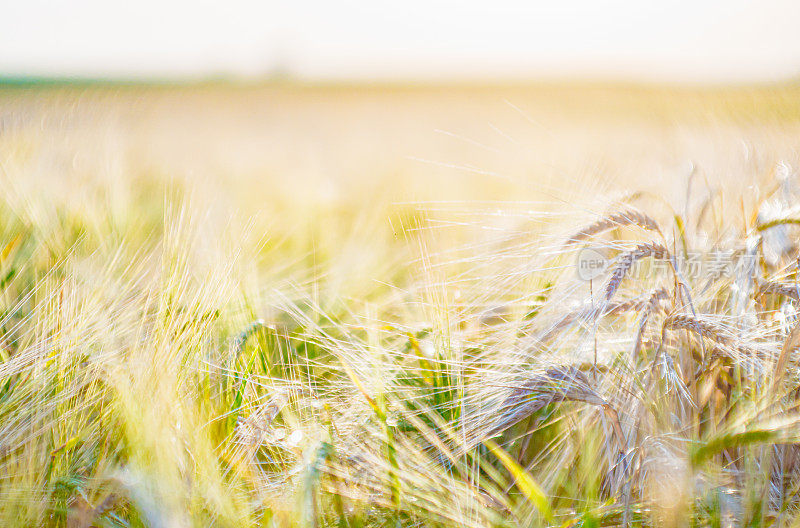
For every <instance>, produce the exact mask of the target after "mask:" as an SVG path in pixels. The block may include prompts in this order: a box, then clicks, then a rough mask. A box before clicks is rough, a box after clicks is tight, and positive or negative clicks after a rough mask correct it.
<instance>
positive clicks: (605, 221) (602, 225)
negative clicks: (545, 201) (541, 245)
mask: <svg viewBox="0 0 800 528" xmlns="http://www.w3.org/2000/svg"><path fill="white" fill-rule="evenodd" d="M628 225H636V226H639V227H641V228H642V229H645V230H647V231H655V232H657V233H660V232H661V229H660V228H659V227H658V223H657V222H656V221H655V220H653V218H652V217H650V216H648V215H647V214H645V213H643V212H641V211H637V210H636V209H625V210H624V211H619V212H616V213H613V214H610V215H608V216H604V217H602V218H600V219H599V220H597V221H595V222H593V223H591V224H589V225H587V226H585V227H584V228H583V229H581V230H580V231H578V232H576V233H574V234H573V235H572V236H571V237H569V239H567V242H566V245H567V246H569V245H571V244H575V243H577V242H580V241H581V240H586V239H587V238H589V237H591V236H594V235H599V234H600V233H604V232H606V231H609V230H611V229H614V228H617V227H623V226H628Z"/></svg>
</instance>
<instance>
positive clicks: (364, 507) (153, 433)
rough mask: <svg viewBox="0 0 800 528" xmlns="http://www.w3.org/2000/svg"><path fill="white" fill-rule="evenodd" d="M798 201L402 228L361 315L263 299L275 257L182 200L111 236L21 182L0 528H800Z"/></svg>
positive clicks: (309, 299)
mask: <svg viewBox="0 0 800 528" xmlns="http://www.w3.org/2000/svg"><path fill="white" fill-rule="evenodd" d="M793 185H794V181H793V179H792V178H790V177H787V178H785V179H784V180H783V181H782V182H781V183H780V185H779V186H778V188H777V189H776V190H775V191H774V192H772V193H771V194H768V195H767V196H765V197H762V198H760V199H759V200H758V201H757V203H754V204H753V206H752V207H753V209H752V214H750V215H749V216H745V217H744V218H741V219H740V221H739V222H737V224H736V225H735V226H734V225H726V224H725V223H723V222H722V221H719V220H716V218H719V217H718V216H716V215H712V214H711V213H709V211H711V210H713V209H715V208H721V207H724V206H729V205H726V203H727V202H724V201H723V198H722V197H716V198H715V197H714V196H713V195H712V196H711V197H710V198H709V199H708V200H705V201H704V202H702V203H701V204H699V205H698V206H697V207H694V208H693V207H689V206H687V207H685V208H684V209H685V211H684V212H683V213H680V214H679V213H675V212H673V211H667V212H666V213H664V212H662V213H661V214H659V212H658V211H657V208H656V207H655V206H652V212H651V210H650V209H648V206H647V197H646V195H636V196H635V197H633V198H631V199H630V200H628V202H633V201H638V202H641V203H636V204H634V203H627V204H626V205H624V206H618V207H616V208H614V209H612V210H611V211H610V212H609V213H607V214H604V215H598V216H599V218H597V217H595V219H594V220H593V221H591V219H589V218H587V221H588V223H587V225H584V226H583V227H581V226H580V225H574V226H571V225H570V224H571V223H574V220H569V223H570V224H567V225H566V227H565V223H564V222H565V221H567V220H563V221H562V220H559V221H552V220H553V219H554V218H555V219H558V218H559V216H558V213H554V212H552V211H549V212H547V213H546V214H543V215H542V217H541V218H539V219H537V222H535V224H536V227H531V226H530V225H527V224H525V225H522V226H520V227H522V228H523V229H517V230H514V232H513V233H512V234H511V235H509V236H495V237H494V238H488V239H484V240H477V241H476V239H474V238H466V239H463V238H462V239H458V240H467V243H466V244H465V245H464V246H461V247H455V248H449V249H446V250H442V249H441V248H439V249H437V250H430V249H429V245H430V244H432V242H431V241H432V240H433V239H434V238H435V237H436V236H437V235H438V234H439V233H438V231H436V230H435V229H433V228H432V227H431V226H429V225H427V224H426V222H425V221H424V220H423V219H421V218H422V215H418V216H417V219H416V220H415V221H414V222H413V223H414V225H413V226H410V228H409V229H408V230H407V236H408V240H413V241H415V242H417V243H418V245H419V259H418V260H417V261H415V262H413V263H412V264H410V265H408V264H407V266H408V267H409V272H408V273H407V274H406V275H405V278H401V279H399V280H400V281H401V282H402V284H398V285H397V287H386V288H378V289H376V290H375V291H373V292H367V293H365V294H364V295H363V296H362V297H361V298H355V297H354V296H347V295H344V294H342V293H341V290H337V289H335V288H331V289H326V288H325V287H324V285H325V284H328V283H326V282H325V280H327V276H326V275H325V274H324V273H323V274H319V273H318V272H317V271H314V272H312V273H311V274H310V275H308V274H305V271H298V272H293V271H292V269H293V268H294V265H293V263H297V262H298V261H294V262H292V261H289V262H288V263H287V264H286V265H285V267H284V269H282V270H280V272H277V271H276V272H274V273H273V274H272V275H267V276H264V275H263V269H259V268H258V266H256V264H255V263H257V262H259V261H262V262H263V261H264V260H268V259H270V258H272V257H271V255H272V253H270V252H271V251H277V250H276V249H274V248H273V249H270V248H269V247H266V246H265V245H264V244H261V245H259V243H258V241H257V240H254V239H253V236H252V233H251V232H250V231H249V230H248V229H247V228H241V229H240V228H237V227H236V225H235V224H234V223H230V224H228V225H225V224H224V223H220V222H219V221H218V219H212V218H209V219H203V218H200V217H198V216H197V215H194V214H193V213H192V211H195V210H196V209H193V208H192V207H191V206H189V205H185V204H184V205H180V204H181V202H182V200H183V199H181V198H174V199H166V200H164V202H163V204H162V207H161V209H157V211H156V212H155V213H154V214H152V215H150V216H146V215H143V214H141V212H142V211H144V210H145V205H146V206H147V207H152V206H153V203H152V202H151V201H148V198H147V196H144V195H143V196H141V197H140V198H137V199H140V200H143V201H142V202H141V203H138V202H135V201H134V202H133V203H131V204H130V207H131V208H132V210H133V211H136V212H137V213H139V214H135V215H134V214H132V215H127V216H124V215H123V216H121V217H119V218H117V219H116V220H114V219H113V218H112V214H111V213H113V212H114V211H112V210H111V209H105V210H104V209H102V208H98V209H97V210H87V209H85V208H81V207H79V206H78V205H76V204H80V203H82V202H80V201H75V202H69V201H68V200H67V199H65V200H64V201H63V202H62V203H61V205H60V206H59V207H60V208H59V209H57V210H56V211H55V212H52V211H51V210H50V209H48V208H47V207H43V205H42V202H40V201H37V198H36V197H35V195H33V194H26V193H25V190H24V189H22V188H19V189H16V190H14V186H13V185H10V186H9V187H8V188H9V193H10V194H9V195H8V196H7V197H5V198H4V202H3V204H2V208H3V211H2V212H3V214H2V215H1V216H0V218H2V221H0V240H2V244H1V246H2V247H0V289H2V302H3V310H2V314H0V325H2V343H0V345H1V346H0V525H2V526H69V527H88V526H163V527H173V526H174V527H187V526H231V527H240V526H319V527H321V526H329V525H335V526H342V527H344V526H347V527H349V526H388V525H392V526H442V527H447V526H468V527H472V526H474V527H485V526H555V525H558V526H578V525H584V526H612V525H613V526H620V525H621V526H640V525H685V524H697V525H708V526H723V525H725V526H730V525H744V524H747V525H760V524H774V525H778V526H783V525H790V524H794V523H796V522H800V498H798V492H800V449H798V445H797V442H798V441H800V415H798V410H797V408H796V407H797V404H798V402H800V399H799V398H800V391H798V390H797V388H798V383H800V376H799V375H798V371H797V368H798V358H797V346H798V344H800V326H798V312H797V310H798V305H797V303H798V299H800V295H799V294H798V291H800V288H799V287H800V282H798V280H799V279H800V277H798V261H797V256H798V247H797V244H796V235H797V231H796V230H797V229H798V227H797V224H798V223H800V222H799V220H800V219H798V217H797V216H796V215H795V212H794V210H793V209H792V207H791V204H792V200H795V199H796V198H797V196H798V194H796V192H795V189H794V188H793V187H792V186H793ZM736 198H737V199H738V198H739V197H736ZM735 203H737V204H739V203H740V204H741V205H742V214H744V205H743V204H744V200H738V201H735ZM175 204H177V205H175ZM634 206H636V208H634ZM421 207H423V208H424V205H423V206H421ZM471 207H473V209H472V211H473V213H474V214H479V213H478V212H477V211H478V210H477V208H474V206H471ZM646 210H647V211H648V212H647V213H645V212H643V211H646ZM493 214H494V213H493ZM531 214H533V213H531ZM573 216H574V213H573V212H567V213H564V215H562V218H563V219H567V218H573ZM120 218H121V219H120ZM542 218H544V219H549V220H550V222H549V223H548V222H540V221H538V220H541V219H542ZM523 222H525V220H523ZM221 226H222V227H221ZM542 226H544V227H542ZM142 231H147V232H151V233H156V234H154V235H153V236H152V237H147V238H146V239H137V238H136V234H137V233H140V232H142ZM159 233H160V234H159ZM520 233H522V234H520ZM487 236H488V235H487ZM454 240H455V239H454ZM232 241H237V242H235V243H234V242H232ZM586 247H589V248H592V249H593V250H594V251H596V252H598V254H605V255H607V256H608V258H609V262H610V265H609V268H608V269H607V270H606V271H605V272H604V274H603V275H601V276H599V277H597V278H595V279H593V280H592V281H589V282H584V281H582V280H580V279H579V278H578V277H577V275H576V273H575V264H574V263H575V259H576V258H577V255H578V253H579V252H580V251H581V250H582V249H583V248H586ZM386 254H389V252H388V251H387V252H386ZM719 255H724V256H725V257H724V258H725V262H724V263H728V264H732V265H731V266H729V267H728V268H725V269H721V268H719V267H717V268H714V271H713V272H712V271H711V270H709V269H700V271H698V270H697V269H694V270H693V269H687V267H686V266H685V263H686V262H687V261H692V259H694V260H698V259H699V261H700V262H701V263H708V262H712V261H713V260H714V258H717V257H718V256H719ZM274 260H276V261H280V260H286V259H285V256H284V254H280V255H279V256H278V257H276V258H275V259H274ZM733 264H735V265H733ZM391 265H395V263H394V262H392V263H391ZM397 265H400V264H397ZM297 268H298V269H301V270H307V268H303V267H302V266H297ZM330 269H333V268H330ZM328 275H335V274H334V273H333V272H332V271H329V272H328ZM321 285H322V286H321Z"/></svg>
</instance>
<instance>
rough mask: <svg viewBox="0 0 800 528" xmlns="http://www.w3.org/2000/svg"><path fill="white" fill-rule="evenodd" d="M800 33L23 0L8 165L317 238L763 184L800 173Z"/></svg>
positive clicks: (579, 10)
mask: <svg viewBox="0 0 800 528" xmlns="http://www.w3.org/2000/svg"><path fill="white" fill-rule="evenodd" d="M798 22H800V4H798V3H797V2H791V1H788V0H765V1H761V2H756V1H751V0H731V1H729V2H724V3H721V2H712V1H710V0H695V1H689V0H678V1H674V2H635V1H626V0H611V1H608V2H593V1H589V0H565V1H560V2H531V1H523V0H499V1H494V2H483V1H460V2H450V1H446V2H445V1H439V2H431V1H425V2H423V1H421V0H409V1H407V2H403V3H397V2H382V1H372V2H367V1H360V0H359V1H352V0H347V1H341V2H327V1H322V0H298V1H293V2H275V1H268V2H258V1H255V0H233V1H231V2H225V3H221V2H209V1H205V0H203V1H191V2H190V1H188V0H170V1H166V2H163V1H156V0H143V1H140V2H135V3H130V2H126V3H123V2H115V1H112V2H109V1H101V0H78V1H73V2H50V1H44V0H32V1H28V2H6V5H5V6H4V8H3V16H1V17H0V153H2V155H3V156H4V165H5V172H6V174H9V175H12V179H13V180H14V181H15V182H16V183H17V184H19V185H27V184H28V183H30V182H37V181H38V182H40V183H41V181H46V182H48V184H47V185H45V186H44V189H43V190H37V191H36V192H45V193H46V192H52V193H54V195H57V196H58V197H61V196H64V195H65V193H67V194H68V193H70V192H85V190H86V189H87V188H91V185H89V184H90V183H92V184H93V183H97V182H99V183H98V185H99V186H100V187H102V188H107V187H109V186H111V187H113V188H114V189H116V190H115V191H114V192H113V193H111V194H112V195H114V196H121V197H124V196H128V195H129V194H130V192H131V191H130V189H129V188H130V187H131V186H134V185H140V184H141V182H142V181H154V182H160V183H159V185H161V184H162V183H163V182H164V181H168V182H170V184H171V185H172V184H174V185H182V186H188V187H191V188H192V189H193V192H195V193H196V194H199V195H204V196H207V197H208V199H209V200H210V201H213V202H215V203H220V204H223V208H224V209H226V210H227V209H234V210H244V211H246V212H247V213H251V212H258V211H264V212H266V213H267V216H268V217H269V218H272V219H275V218H289V219H291V222H293V223H294V224H299V225H304V223H306V222H308V221H309V220H307V219H308V218H312V219H319V218H322V217H324V216H325V214H326V211H335V212H336V214H339V213H341V212H342V211H346V212H347V213H348V214H351V215H355V216H359V217H360V215H361V216H363V215H369V214H373V215H376V216H377V218H371V220H377V221H379V222H380V223H381V224H382V225H383V224H385V223H386V222H385V211H386V207H388V206H389V205H391V204H397V203H408V202H426V201H437V200H508V199H513V200H522V199H530V200H548V201H556V202H558V201H568V202H572V201H575V200H576V199H577V197H579V196H586V195H587V194H594V193H606V192H614V191H619V192H626V191H629V190H631V189H642V188H644V189H655V188H659V189H660V192H663V188H664V185H663V183H664V182H673V181H680V182H684V181H685V180H686V178H688V175H689V174H690V173H696V174H699V175H701V176H702V177H703V178H705V179H707V180H708V181H710V182H713V181H716V180H718V179H720V178H723V179H725V181H726V184H730V183H731V182H736V183H739V184H741V185H744V186H748V185H753V183H754V181H755V180H756V179H757V178H759V177H762V176H764V175H765V174H768V173H771V172H772V171H774V168H775V167H776V166H777V164H778V163H779V162H781V163H784V164H788V165H789V166H796V165H795V162H796V160H795V158H796V157H797V153H796V137H798V136H797V132H798V130H797V128H798V127H797V123H798V117H800V106H799V105H800V97H798V96H799V95H800V90H798V84H797V83H796V81H795V79H796V76H797V75H798V73H800V32H798V31H796V27H797V24H798ZM132 182H134V183H132ZM673 187H674V188H675V189H677V190H676V193H678V194H679V195H680V196H683V195H684V194H685V193H684V189H683V185H682V184H681V185H678V186H672V185H670V186H669V188H673ZM54 199H55V198H54ZM118 201H122V202H124V199H123V198H118ZM367 206H369V207H367ZM384 206H386V207H384ZM279 213H280V214H279ZM331 214H333V213H331ZM295 217H302V218H303V220H302V221H301V220H297V219H296V218H295ZM351 220H352V219H351ZM349 221H350V220H348V222H349ZM365 223H366V224H367V225H374V223H371V222H365Z"/></svg>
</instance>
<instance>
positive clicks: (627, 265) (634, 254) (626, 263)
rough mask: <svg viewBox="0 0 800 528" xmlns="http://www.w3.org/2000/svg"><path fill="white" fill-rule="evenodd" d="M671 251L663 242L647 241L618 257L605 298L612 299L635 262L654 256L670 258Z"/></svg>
mask: <svg viewBox="0 0 800 528" xmlns="http://www.w3.org/2000/svg"><path fill="white" fill-rule="evenodd" d="M669 256H670V253H669V250H667V248H665V247H664V246H662V245H661V244H656V243H654V242H647V243H644V244H639V245H638V246H636V247H635V248H634V249H632V250H631V251H628V252H627V253H623V254H622V256H621V257H620V258H619V259H618V261H617V265H616V266H615V267H614V270H613V271H612V272H611V277H610V278H609V279H608V284H607V285H606V291H605V300H606V302H608V301H610V300H611V298H612V297H614V294H615V293H616V292H617V290H618V289H619V286H620V284H621V283H622V279H624V278H625V275H627V274H628V272H629V271H630V270H631V268H632V267H633V264H634V263H635V262H636V261H638V260H641V259H643V258H645V257H653V258H655V259H666V258H669Z"/></svg>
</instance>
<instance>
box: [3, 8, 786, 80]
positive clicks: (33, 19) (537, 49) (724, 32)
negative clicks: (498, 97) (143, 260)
mask: <svg viewBox="0 0 800 528" xmlns="http://www.w3.org/2000/svg"><path fill="white" fill-rule="evenodd" d="M798 21H800V5H798V4H797V2H792V1H790V0H765V1H761V2H756V1H753V0H730V1H728V2H718V1H712V0H696V1H691V0H676V1H672V2H633V1H628V0H610V1H606V2H593V1H591V0H564V1H560V2H552V1H525V0H498V1H494V2H485V1H476V0H469V1H459V2H455V1H422V0H410V1H407V2H403V3H397V2H385V1H372V2H369V1H365V0H355V1H353V0H346V1H340V2H329V1H325V0H298V1H292V2H288V1H286V2H278V1H274V0H270V1H266V2H261V1H257V0H233V1H231V2H224V3H222V2H211V1H206V0H202V1H189V0H170V1H167V2H162V1H159V0H143V1H141V2H136V3H130V2H118V1H112V2H108V1H102V0H78V1H73V2H50V1H46V0H33V1H29V2H6V5H5V6H4V8H3V16H2V17H0V72H1V73H2V74H3V75H5V76H11V77H26V76H45V77H84V78H95V79H106V78H126V79H151V80H152V79H161V80H182V79H187V78H193V79H204V78H236V79H264V78H274V77H281V78H284V77H289V78H299V79H306V80H321V79H325V80H331V79H336V80H361V81H363V80H374V79H388V80H404V81H409V80H413V81H425V80H442V79H448V80H453V79H459V80H473V81H475V80H486V79H487V78H502V79H506V80H507V79H537V80H540V79H547V78H550V79H552V78H557V79H564V78H571V79H574V78H580V79H587V78H590V79H604V80H635V81H642V80H647V81H667V82H689V81H691V82H706V83H707V82H731V81H735V82H769V81H778V80H786V79H792V78H794V77H795V76H796V75H797V74H798V73H800V71H798V66H800V35H798V33H797V31H796V26H797V23H798Z"/></svg>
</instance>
